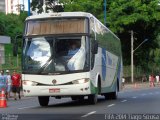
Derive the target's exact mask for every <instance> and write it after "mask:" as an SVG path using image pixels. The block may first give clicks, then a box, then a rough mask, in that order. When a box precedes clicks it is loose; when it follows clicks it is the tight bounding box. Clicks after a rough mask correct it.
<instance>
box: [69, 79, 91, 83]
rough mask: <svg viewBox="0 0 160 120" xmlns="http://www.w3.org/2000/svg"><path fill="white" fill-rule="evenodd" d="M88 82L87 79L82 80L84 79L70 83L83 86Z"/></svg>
mask: <svg viewBox="0 0 160 120" xmlns="http://www.w3.org/2000/svg"><path fill="white" fill-rule="evenodd" d="M88 81H89V79H88V78H84V79H79V80H74V81H72V83H73V84H83V83H86V82H88Z"/></svg>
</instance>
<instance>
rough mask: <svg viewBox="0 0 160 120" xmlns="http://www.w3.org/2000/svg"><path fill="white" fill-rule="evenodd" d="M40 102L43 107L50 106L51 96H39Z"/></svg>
mask: <svg viewBox="0 0 160 120" xmlns="http://www.w3.org/2000/svg"><path fill="white" fill-rule="evenodd" d="M38 101H39V104H40V105H41V106H48V103H49V96H38Z"/></svg>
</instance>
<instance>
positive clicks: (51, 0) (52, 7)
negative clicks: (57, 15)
mask: <svg viewBox="0 0 160 120" xmlns="http://www.w3.org/2000/svg"><path fill="white" fill-rule="evenodd" d="M43 4H44V2H43V0H33V1H32V3H31V8H32V10H33V11H36V10H37V12H38V13H42V12H44V10H43ZM45 4H46V12H49V11H53V12H63V11H64V6H63V4H60V3H59V2H58V0H46V2H45Z"/></svg>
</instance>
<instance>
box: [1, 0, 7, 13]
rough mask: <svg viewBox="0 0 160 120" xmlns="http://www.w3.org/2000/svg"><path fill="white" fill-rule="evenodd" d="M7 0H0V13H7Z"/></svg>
mask: <svg viewBox="0 0 160 120" xmlns="http://www.w3.org/2000/svg"><path fill="white" fill-rule="evenodd" d="M5 9H6V8H5V0H0V12H5Z"/></svg>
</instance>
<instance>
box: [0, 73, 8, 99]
mask: <svg viewBox="0 0 160 120" xmlns="http://www.w3.org/2000/svg"><path fill="white" fill-rule="evenodd" d="M2 89H4V91H5V94H6V98H7V77H6V76H5V75H4V70H1V75H0V91H2Z"/></svg>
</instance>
